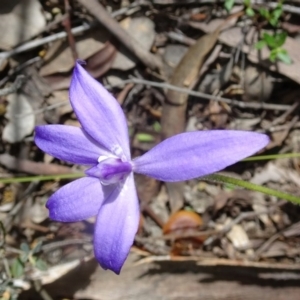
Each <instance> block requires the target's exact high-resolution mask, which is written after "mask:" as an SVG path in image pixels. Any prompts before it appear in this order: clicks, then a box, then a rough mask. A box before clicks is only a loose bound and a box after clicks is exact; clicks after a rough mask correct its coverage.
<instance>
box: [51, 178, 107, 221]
mask: <svg viewBox="0 0 300 300" xmlns="http://www.w3.org/2000/svg"><path fill="white" fill-rule="evenodd" d="M105 188H106V189H108V188H109V187H103V186H102V184H101V183H100V181H99V179H97V178H92V177H84V178H80V179H77V180H75V181H72V182H71V183H69V184H66V185H64V186H63V187H61V188H60V189H59V190H58V191H57V192H55V193H54V194H53V195H52V196H51V197H50V198H49V200H48V201H47V204H46V207H47V208H48V209H49V216H50V218H51V219H52V220H55V221H60V222H78V221H81V220H85V219H87V218H90V217H92V216H96V215H97V213H98V211H99V209H100V207H101V205H102V203H103V201H104V199H105V197H106V196H107V194H109V190H105Z"/></svg>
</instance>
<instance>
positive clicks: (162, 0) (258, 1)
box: [153, 0, 300, 15]
mask: <svg viewBox="0 0 300 300" xmlns="http://www.w3.org/2000/svg"><path fill="white" fill-rule="evenodd" d="M224 1H225V0H222V2H224ZM217 2H218V1H216V0H185V4H191V3H201V4H205V3H217ZM153 3H154V4H160V5H171V4H180V2H179V1H176V0H153ZM235 3H236V4H244V0H235ZM251 3H252V4H254V5H265V6H267V7H269V8H276V7H277V6H278V2H266V1H265V0H251ZM282 9H283V11H285V12H289V13H294V14H297V15H300V7H297V6H292V5H289V4H283V5H282Z"/></svg>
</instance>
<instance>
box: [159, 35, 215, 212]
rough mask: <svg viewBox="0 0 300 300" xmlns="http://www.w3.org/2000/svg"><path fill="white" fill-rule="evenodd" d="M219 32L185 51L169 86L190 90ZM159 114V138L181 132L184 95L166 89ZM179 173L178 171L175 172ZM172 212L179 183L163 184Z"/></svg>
mask: <svg viewBox="0 0 300 300" xmlns="http://www.w3.org/2000/svg"><path fill="white" fill-rule="evenodd" d="M219 32H220V29H217V30H216V31H214V32H213V33H210V34H206V35H204V36H203V37H201V38H200V39H199V40H198V41H197V42H196V43H195V44H194V45H193V46H191V47H190V48H189V50H188V51H187V53H186V54H185V55H184V56H183V58H182V59H181V61H180V62H179V64H178V66H177V67H176V69H175V70H174V73H173V75H172V77H171V80H170V83H171V84H173V85H176V86H178V87H190V85H191V84H192V83H193V81H194V80H195V78H196V77H197V74H198V72H199V70H200V68H201V66H202V64H203V63H204V59H205V57H206V55H207V54H208V53H209V52H210V51H211V49H212V48H213V46H214V45H215V43H216V41H217V39H218V35H219ZM166 98H167V99H166V101H165V103H164V105H163V112H162V119H161V122H162V139H166V138H168V137H171V136H173V135H175V134H178V133H181V132H184V131H185V126H186V116H185V114H186V108H187V99H188V95H187V94H186V93H180V92H177V91H174V90H168V91H167V95H166ZM178 172H180V170H178ZM167 189H168V192H169V198H170V207H171V211H172V213H174V212H176V211H177V210H179V209H180V208H181V207H182V206H183V201H184V200H183V183H182V182H176V183H167Z"/></svg>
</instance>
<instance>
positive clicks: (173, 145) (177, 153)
mask: <svg viewBox="0 0 300 300" xmlns="http://www.w3.org/2000/svg"><path fill="white" fill-rule="evenodd" d="M268 142H269V138H268V137H267V136H266V135H264V134H260V133H255V132H247V131H235V130H232V131H231V130H210V131H196V132H186V133H182V134H178V135H175V136H173V137H171V138H168V139H166V140H165V141H163V142H162V143H160V144H158V145H157V146H155V147H154V148H153V149H151V150H150V151H148V152H147V153H145V154H144V155H143V156H141V157H139V158H137V159H135V160H134V162H133V170H134V172H137V173H141V174H145V175H148V176H151V177H154V178H156V179H158V180H162V181H183V180H188V179H192V178H196V177H201V176H205V175H208V174H212V173H215V172H217V171H220V170H222V169H224V168H226V167H227V166H229V165H232V164H234V163H236V162H238V161H239V160H241V159H243V158H245V157H248V156H250V155H252V154H254V153H255V152H257V151H259V150H260V149H262V148H263V147H265V146H266V145H267V144H268Z"/></svg>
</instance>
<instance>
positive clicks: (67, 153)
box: [34, 125, 109, 165]
mask: <svg viewBox="0 0 300 300" xmlns="http://www.w3.org/2000/svg"><path fill="white" fill-rule="evenodd" d="M34 140H35V143H36V145H37V146H38V147H39V148H40V149H42V150H43V151H45V152H47V153H49V154H50V155H52V156H54V157H56V158H59V159H62V160H65V161H67V162H71V163H76V164H83V165H95V164H97V160H98V158H99V156H101V155H108V154H109V152H108V151H107V150H105V149H104V148H102V147H100V146H99V145H97V143H96V142H95V141H93V140H92V139H91V138H90V137H89V136H88V135H87V134H86V133H85V132H84V131H83V130H82V129H81V128H77V127H74V126H66V125H44V126H37V127H35V137H34Z"/></svg>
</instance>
